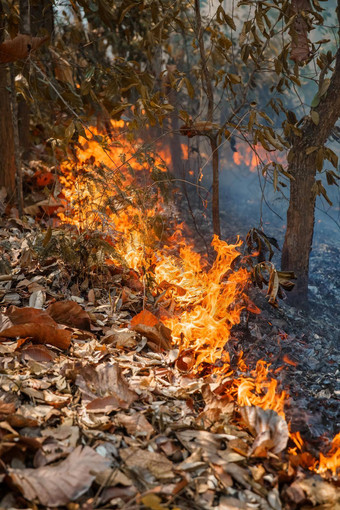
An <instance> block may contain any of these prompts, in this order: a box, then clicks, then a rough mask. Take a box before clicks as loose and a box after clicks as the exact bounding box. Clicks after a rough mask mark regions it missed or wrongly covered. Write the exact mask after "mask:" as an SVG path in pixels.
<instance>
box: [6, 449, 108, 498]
mask: <svg viewBox="0 0 340 510" xmlns="http://www.w3.org/2000/svg"><path fill="white" fill-rule="evenodd" d="M109 465H110V461H109V460H108V459H105V457H102V456H101V455H99V454H98V453H96V452H95V451H94V450H93V449H92V448H90V447H89V446H85V447H84V448H82V447H81V446H78V447H77V448H76V449H75V450H73V452H72V453H71V454H70V455H69V456H68V457H67V459H66V460H64V461H62V462H60V464H58V465H56V466H43V467H40V468H37V469H30V468H29V469H9V471H8V474H9V477H10V478H11V481H12V483H13V484H14V485H16V487H18V489H19V490H20V491H21V493H22V494H23V496H24V497H25V498H26V499H27V500H29V501H34V500H38V501H39V502H40V504H41V505H44V506H45V507H48V506H52V507H56V506H62V505H67V503H69V502H70V501H74V500H75V499H77V498H79V497H80V496H81V495H82V494H84V493H85V492H86V491H87V490H88V489H89V488H90V487H91V484H92V482H93V480H94V479H95V478H96V474H97V473H100V472H101V471H104V470H105V469H107V468H108V467H109Z"/></svg>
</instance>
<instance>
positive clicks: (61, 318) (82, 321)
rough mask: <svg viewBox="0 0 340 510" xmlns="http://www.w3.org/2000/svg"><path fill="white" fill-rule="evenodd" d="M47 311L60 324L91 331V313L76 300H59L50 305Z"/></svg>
mask: <svg viewBox="0 0 340 510" xmlns="http://www.w3.org/2000/svg"><path fill="white" fill-rule="evenodd" d="M47 313H48V314H49V315H50V316H51V317H52V318H53V319H54V320H55V321H56V322H58V323H59V324H64V325H65V326H70V327H73V328H78V329H84V330H86V331H91V319H90V317H89V314H88V313H87V312H85V310H83V309H82V307H81V306H80V305H78V303H76V302H75V301H58V302H56V303H53V304H52V305H50V306H49V307H48V309H47Z"/></svg>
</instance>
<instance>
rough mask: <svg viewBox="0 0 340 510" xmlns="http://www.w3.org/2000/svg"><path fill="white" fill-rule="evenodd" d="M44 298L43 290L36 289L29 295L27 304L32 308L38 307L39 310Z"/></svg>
mask: <svg viewBox="0 0 340 510" xmlns="http://www.w3.org/2000/svg"><path fill="white" fill-rule="evenodd" d="M45 299H46V294H45V292H43V291H42V290H36V291H35V292H33V294H31V296H30V299H29V305H30V306H32V307H33V308H38V309H39V310H41V309H42V307H43V306H44V303H45Z"/></svg>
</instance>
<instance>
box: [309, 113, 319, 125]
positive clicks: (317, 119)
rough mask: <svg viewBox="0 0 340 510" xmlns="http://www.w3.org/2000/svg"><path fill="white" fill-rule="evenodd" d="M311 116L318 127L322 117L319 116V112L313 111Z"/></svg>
mask: <svg viewBox="0 0 340 510" xmlns="http://www.w3.org/2000/svg"><path fill="white" fill-rule="evenodd" d="M310 116H311V117H312V121H313V122H314V124H315V125H316V126H317V125H318V124H319V122H320V116H319V114H318V112H316V111H315V110H312V112H311V114H310Z"/></svg>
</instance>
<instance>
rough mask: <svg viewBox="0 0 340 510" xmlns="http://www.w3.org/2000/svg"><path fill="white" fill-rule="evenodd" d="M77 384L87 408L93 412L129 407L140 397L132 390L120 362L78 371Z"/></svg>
mask: <svg viewBox="0 0 340 510" xmlns="http://www.w3.org/2000/svg"><path fill="white" fill-rule="evenodd" d="M76 384H77V386H78V387H79V389H80V391H81V392H82V397H83V402H84V403H87V406H86V408H87V410H88V411H90V412H93V413H102V412H105V413H110V412H111V411H113V410H117V409H127V408H129V407H130V405H131V404H132V402H134V401H135V400H136V399H137V398H138V395H137V393H135V392H134V391H132V390H130V388H129V385H128V383H127V381H126V379H125V378H124V376H123V375H122V371H121V369H120V367H119V365H118V364H109V363H108V364H102V365H99V366H98V367H96V368H95V367H93V366H86V367H84V368H82V369H81V370H80V372H79V373H78V375H77V379H76Z"/></svg>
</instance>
